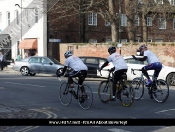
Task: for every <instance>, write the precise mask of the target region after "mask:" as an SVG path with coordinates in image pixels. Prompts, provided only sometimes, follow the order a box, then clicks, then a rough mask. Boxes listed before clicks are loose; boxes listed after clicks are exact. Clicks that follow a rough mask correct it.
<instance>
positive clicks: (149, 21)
mask: <svg viewBox="0 0 175 132" xmlns="http://www.w3.org/2000/svg"><path fill="white" fill-rule="evenodd" d="M146 24H147V26H152V18H151V17H147V18H146Z"/></svg>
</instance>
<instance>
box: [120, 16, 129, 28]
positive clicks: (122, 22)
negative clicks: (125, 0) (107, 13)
mask: <svg viewBox="0 0 175 132" xmlns="http://www.w3.org/2000/svg"><path fill="white" fill-rule="evenodd" d="M120 21H121V26H127V17H126V15H125V14H121V17H120Z"/></svg>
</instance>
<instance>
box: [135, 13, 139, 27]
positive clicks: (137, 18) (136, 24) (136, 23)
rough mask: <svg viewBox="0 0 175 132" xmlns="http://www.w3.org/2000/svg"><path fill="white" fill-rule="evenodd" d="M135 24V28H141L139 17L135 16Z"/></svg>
mask: <svg viewBox="0 0 175 132" xmlns="http://www.w3.org/2000/svg"><path fill="white" fill-rule="evenodd" d="M134 24H135V26H139V16H137V15H135V18H134Z"/></svg>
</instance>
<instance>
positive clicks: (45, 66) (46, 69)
mask: <svg viewBox="0 0 175 132" xmlns="http://www.w3.org/2000/svg"><path fill="white" fill-rule="evenodd" d="M52 64H53V63H52V62H51V60H50V59H48V58H45V57H42V58H41V65H42V67H41V70H40V71H41V73H53V69H52Z"/></svg>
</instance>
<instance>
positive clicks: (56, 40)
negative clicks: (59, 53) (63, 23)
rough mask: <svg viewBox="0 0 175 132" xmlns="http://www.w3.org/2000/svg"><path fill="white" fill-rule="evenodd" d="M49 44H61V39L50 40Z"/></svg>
mask: <svg viewBox="0 0 175 132" xmlns="http://www.w3.org/2000/svg"><path fill="white" fill-rule="evenodd" d="M49 42H53V43H56V42H61V39H49Z"/></svg>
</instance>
